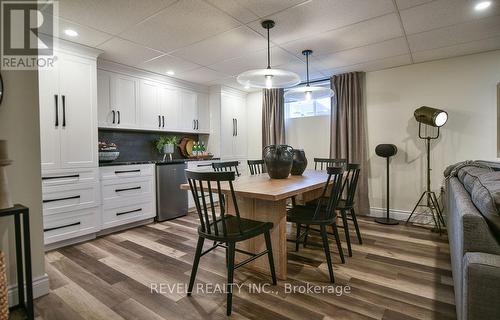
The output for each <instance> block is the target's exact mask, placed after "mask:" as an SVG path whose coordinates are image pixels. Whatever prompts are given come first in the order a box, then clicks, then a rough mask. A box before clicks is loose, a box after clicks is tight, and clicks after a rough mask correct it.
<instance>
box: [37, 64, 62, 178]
mask: <svg viewBox="0 0 500 320" xmlns="http://www.w3.org/2000/svg"><path fill="white" fill-rule="evenodd" d="M58 65H59V63H56V64H55V66H54V67H53V68H47V69H43V70H42V69H40V70H39V72H38V86H39V94H40V97H39V99H40V101H39V106H40V142H41V160H42V170H48V169H57V168H59V166H60V159H61V153H60V150H61V149H60V144H61V141H60V130H59V129H60V128H61V124H62V122H61V117H60V114H61V96H60V95H59V73H58ZM56 106H57V108H56ZM56 120H58V121H57V124H56Z"/></svg>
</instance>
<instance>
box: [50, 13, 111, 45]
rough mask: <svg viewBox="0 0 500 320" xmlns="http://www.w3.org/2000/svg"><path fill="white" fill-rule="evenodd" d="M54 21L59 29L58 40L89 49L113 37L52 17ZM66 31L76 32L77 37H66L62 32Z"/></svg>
mask: <svg viewBox="0 0 500 320" xmlns="http://www.w3.org/2000/svg"><path fill="white" fill-rule="evenodd" d="M54 19H55V23H58V29H59V35H58V38H60V39H64V40H67V41H72V42H76V43H79V44H83V45H86V46H89V47H97V46H98V45H99V44H101V43H103V42H105V41H106V40H109V39H111V38H112V37H113V35H111V34H108V33H105V32H101V31H99V30H96V29H93V28H89V27H86V26H83V25H81V24H77V23H74V22H72V21H69V20H66V19H63V18H58V17H54ZM68 29H71V30H74V31H76V32H78V36H77V37H70V36H67V35H66V34H65V33H64V31H65V30H68ZM41 32H42V33H44V30H43V28H42V29H41Z"/></svg>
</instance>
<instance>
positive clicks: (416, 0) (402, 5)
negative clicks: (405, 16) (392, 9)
mask: <svg viewBox="0 0 500 320" xmlns="http://www.w3.org/2000/svg"><path fill="white" fill-rule="evenodd" d="M431 1H435V0H396V3H397V4H398V9H399V10H403V9H408V8H411V7H415V6H418V5H421V4H424V3H427V2H431Z"/></svg>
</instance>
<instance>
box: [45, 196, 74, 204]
mask: <svg viewBox="0 0 500 320" xmlns="http://www.w3.org/2000/svg"><path fill="white" fill-rule="evenodd" d="M71 199H80V196H72V197H66V198H57V199H48V200H43V201H42V202H43V203H47V202H56V201H63V200H71Z"/></svg>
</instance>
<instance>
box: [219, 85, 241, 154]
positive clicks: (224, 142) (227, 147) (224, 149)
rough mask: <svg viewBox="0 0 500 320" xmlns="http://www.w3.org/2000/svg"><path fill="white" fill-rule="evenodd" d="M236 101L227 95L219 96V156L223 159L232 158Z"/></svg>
mask: <svg viewBox="0 0 500 320" xmlns="http://www.w3.org/2000/svg"><path fill="white" fill-rule="evenodd" d="M236 103H237V100H236V99H235V98H234V97H231V96H228V95H222V96H221V125H220V127H221V128H220V156H221V158H223V159H228V158H229V159H230V158H233V149H234V140H235V134H236V122H235V119H236V118H235V111H234V108H235V104H236Z"/></svg>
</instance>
